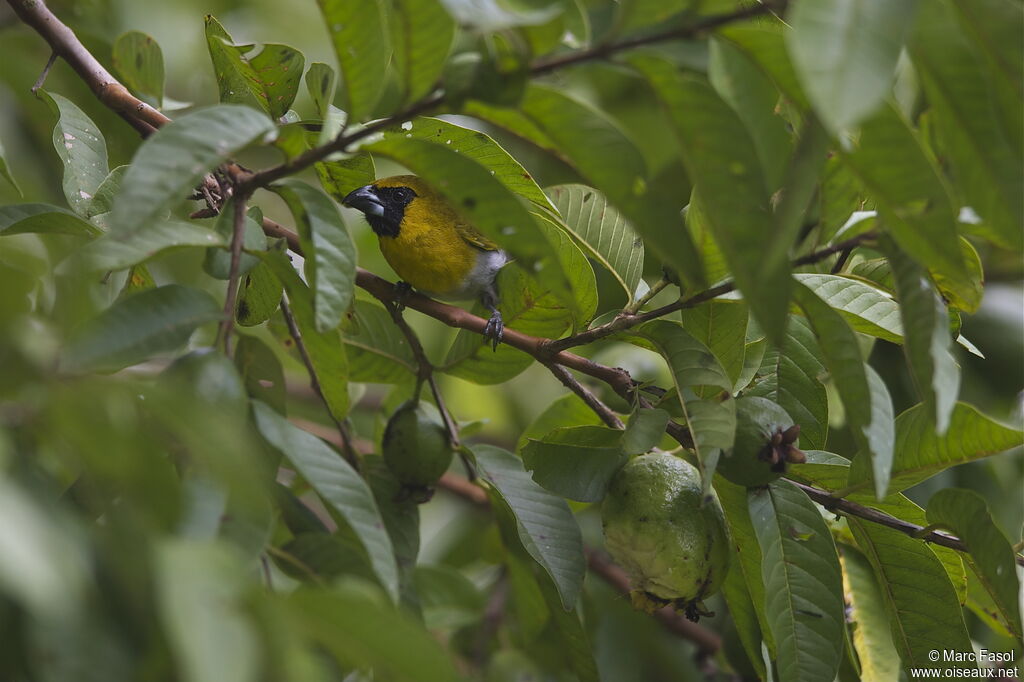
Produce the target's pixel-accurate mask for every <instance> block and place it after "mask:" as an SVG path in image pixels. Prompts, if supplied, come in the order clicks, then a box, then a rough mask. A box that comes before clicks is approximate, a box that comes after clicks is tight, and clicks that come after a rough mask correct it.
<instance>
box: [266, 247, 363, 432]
mask: <svg viewBox="0 0 1024 682" xmlns="http://www.w3.org/2000/svg"><path fill="white" fill-rule="evenodd" d="M263 258H264V262H265V263H266V264H267V265H268V266H270V270H271V272H273V273H274V275H275V276H276V277H277V279H278V280H280V282H281V284H283V285H284V290H285V292H286V293H287V294H288V303H289V305H290V306H291V311H292V315H293V316H294V317H295V324H296V326H297V327H298V328H299V332H300V333H301V335H302V342H303V345H304V346H305V347H306V352H307V353H308V354H309V360H310V364H312V365H313V372H314V373H315V374H316V380H317V383H318V384H319V385H320V393H321V395H322V396H323V399H324V403H326V404H327V409H328V410H329V411H330V413H331V416H333V417H334V418H335V419H337V420H342V419H344V418H345V416H346V415H347V414H348V409H349V396H348V373H349V362H348V355H347V354H346V353H345V346H344V345H342V343H341V337H340V336H339V334H338V332H337V331H336V330H334V329H331V330H328V331H325V332H321V331H319V330H318V329H317V325H316V314H315V313H314V311H313V292H311V291H310V289H309V287H307V286H306V285H305V284H303V282H302V280H301V279H300V278H299V273H297V272H295V269H294V268H293V267H292V265H291V263H290V262H289V261H288V258H287V257H286V256H285V255H284V254H282V253H280V252H277V251H275V252H271V253H267V254H266V255H264V257H263Z"/></svg>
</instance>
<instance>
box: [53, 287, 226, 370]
mask: <svg viewBox="0 0 1024 682" xmlns="http://www.w3.org/2000/svg"><path fill="white" fill-rule="evenodd" d="M221 314H222V313H221V310H220V306H218V305H217V302H216V301H214V300H213V297H212V296H210V295H209V294H208V293H206V292H205V291H200V290H199V289H193V288H190V287H185V286H181V285H180V284H168V285H166V286H162V287H157V288H155V289H147V290H145V291H141V292H139V293H137V294H135V295H134V296H129V297H128V298H125V299H119V300H117V301H115V302H114V304H113V305H112V306H110V307H109V308H107V309H106V310H104V311H103V312H101V313H100V314H99V315H97V316H96V317H95V318H93V319H91V320H89V321H88V322H86V323H85V325H84V326H83V327H82V328H80V329H79V330H78V331H77V332H76V333H75V334H73V336H72V338H71V340H70V341H69V342H68V345H67V346H66V347H65V348H64V352H63V354H62V357H61V369H62V370H64V371H66V372H73V373H80V372H90V371H92V372H114V371H117V370H119V369H123V368H124V367H129V366H131V365H135V364H138V363H140V362H143V361H145V360H148V359H149V358H151V357H153V356H155V355H158V354H161V353H168V352H170V351H173V350H175V349H177V348H178V347H180V346H181V345H183V344H184V343H185V342H186V341H188V339H189V337H190V336H192V332H194V331H195V330H196V328H197V327H199V326H200V325H202V324H205V323H207V322H212V321H214V320H218V319H220V317H221Z"/></svg>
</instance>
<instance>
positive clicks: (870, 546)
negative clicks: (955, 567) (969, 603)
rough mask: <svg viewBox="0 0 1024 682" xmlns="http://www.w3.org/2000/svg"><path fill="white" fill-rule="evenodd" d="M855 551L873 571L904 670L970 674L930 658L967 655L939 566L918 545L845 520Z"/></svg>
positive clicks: (877, 527)
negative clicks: (956, 653)
mask: <svg viewBox="0 0 1024 682" xmlns="http://www.w3.org/2000/svg"><path fill="white" fill-rule="evenodd" d="M848 523H849V525H850V530H852V531H853V536H854V538H856V540H857V545H858V546H859V547H860V549H861V551H863V552H864V554H865V555H866V556H867V558H868V561H870V562H871V566H872V567H873V568H874V570H875V575H876V577H877V578H878V585H879V587H880V588H881V590H882V598H883V599H884V603H885V607H886V612H887V613H888V616H889V626H890V628H891V630H892V639H893V643H894V644H895V645H896V649H897V650H898V651H899V652H900V657H901V658H902V659H903V666H904V668H907V669H909V668H917V667H927V668H932V669H936V668H939V669H949V668H970V667H974V666H972V665H971V664H970V663H949V662H946V661H944V660H942V659H941V657H940V659H939V660H937V661H936V660H934V659H930V658H929V657H928V654H929V652H933V651H939V652H940V654H941V652H942V651H943V650H952V651H971V650H972V649H971V640H970V638H969V637H968V635H967V629H966V628H965V626H964V621H963V616H962V614H961V609H960V602H959V600H958V599H957V596H956V592H955V590H954V589H953V585H952V583H950V581H949V576H948V575H947V574H946V571H945V569H944V568H943V567H942V564H941V563H940V562H939V560H938V559H937V558H936V557H935V555H934V554H933V553H932V551H931V550H930V549H928V547H927V545H925V543H924V542H922V541H921V540H915V539H913V538H910V537H907V536H906V535H904V534H903V533H900V532H899V531H896V530H892V529H891V528H886V527H885V526H880V525H878V524H874V523H869V522H864V521H861V520H860V519H857V518H850V519H849V520H848Z"/></svg>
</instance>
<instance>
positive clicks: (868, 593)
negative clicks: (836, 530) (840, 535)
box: [839, 545, 900, 682]
mask: <svg viewBox="0 0 1024 682" xmlns="http://www.w3.org/2000/svg"><path fill="white" fill-rule="evenodd" d="M839 558H840V564H841V565H842V567H843V592H844V593H845V595H846V598H847V600H848V604H849V609H850V615H849V619H850V621H851V628H850V629H851V630H852V633H851V636H852V638H853V647H854V650H855V651H856V652H857V660H858V661H859V662H860V668H861V679H864V680H877V681H878V682H898V680H899V677H900V659H899V654H898V653H897V652H896V647H895V645H894V644H893V643H892V635H891V634H890V633H889V618H888V613H887V612H886V610H885V601H884V599H883V597H882V592H881V589H880V587H879V585H878V582H877V581H876V580H875V575H874V572H873V571H872V569H871V564H870V563H869V562H868V560H867V558H866V557H865V556H864V555H863V554H861V553H860V552H859V551H857V550H856V549H854V548H853V547H850V546H848V545H843V546H842V551H841V553H840V555H839Z"/></svg>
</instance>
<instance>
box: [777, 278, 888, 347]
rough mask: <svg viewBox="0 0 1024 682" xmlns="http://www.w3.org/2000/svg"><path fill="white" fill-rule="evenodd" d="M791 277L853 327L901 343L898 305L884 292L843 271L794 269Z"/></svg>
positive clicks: (863, 332) (858, 330)
mask: <svg viewBox="0 0 1024 682" xmlns="http://www.w3.org/2000/svg"><path fill="white" fill-rule="evenodd" d="M793 278H794V279H795V280H796V281H798V282H800V283H801V284H803V285H804V286H806V287H807V288H808V289H810V290H811V291H813V292H814V293H815V294H817V295H818V298H820V299H821V300H823V301H824V302H825V303H827V304H828V305H829V306H830V307H831V308H832V309H833V310H836V311H838V312H839V313H840V314H841V315H842V316H843V319H845V320H846V321H847V322H848V323H849V325H850V327H852V328H853V330H854V331H857V332H860V333H862V334H869V335H871V336H874V337H877V338H879V339H884V340H886V341H891V342H892V343H903V324H902V323H901V321H900V306H899V305H898V304H897V303H896V301H894V300H893V299H892V297H891V296H889V295H888V294H887V293H886V292H884V291H880V290H879V289H876V288H875V287H873V286H871V285H869V284H865V283H864V282H861V281H858V280H855V279H851V278H849V277H844V276H842V275H825V274H818V273H805V274H800V273H797V274H794V275H793Z"/></svg>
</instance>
